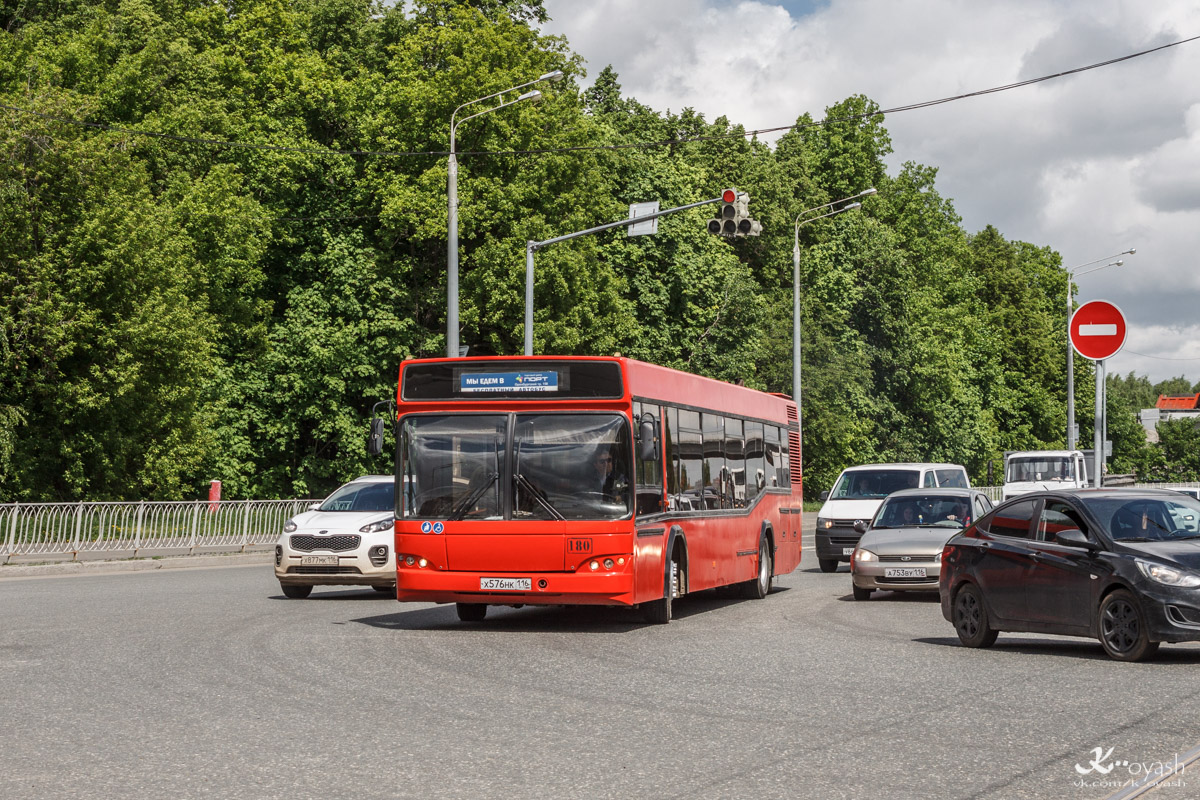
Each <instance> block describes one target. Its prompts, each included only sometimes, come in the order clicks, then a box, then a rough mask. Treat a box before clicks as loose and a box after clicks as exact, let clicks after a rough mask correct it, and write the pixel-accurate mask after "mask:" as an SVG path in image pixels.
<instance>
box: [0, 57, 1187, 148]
mask: <svg viewBox="0 0 1200 800" xmlns="http://www.w3.org/2000/svg"><path fill="white" fill-rule="evenodd" d="M1197 40H1200V36H1192V37H1189V38H1187V39H1180V40H1178V41H1174V42H1168V43H1167V44H1163V45H1159V46H1158V47H1151V48H1148V49H1146V50H1140V51H1138V52H1136V53H1130V54H1128V55H1124V56H1119V57H1117V58H1110V59H1108V60H1105V61H1098V62H1096V63H1094V64H1088V65H1086V66H1082V67H1076V68H1074V69H1069V70H1064V71H1062V72H1055V73H1053V74H1050V75H1042V76H1039V77H1036V78H1029V79H1026V80H1023V81H1016V82H1014V83H1007V84H1004V85H1001V86H993V87H990V88H988V89H979V90H977V91H973V92H966V93H964V94H957V95H951V96H949V97H941V98H938V99H936V100H924V101H921V102H917V103H909V104H907V105H902V106H893V107H892V108H885V109H879V110H875V111H867V112H864V113H861V114H850V115H847V116H844V117H835V118H832V119H823V120H819V121H814V122H810V123H803V124H797V123H792V124H790V125H778V126H775V127H770V128H757V129H754V130H749V131H733V132H729V133H722V134H709V135H705V136H687V137H680V138H676V139H664V140H659V141H654V142H628V143H623V144H604V145H575V146H572V147H545V148H535V149H528V150H460V151H456V152H455V155H456V156H459V157H464V156H505V157H508V156H525V155H549V154H553V153H575V152H587V151H600V150H629V149H638V148H643V149H644V148H653V147H670V146H673V145H678V144H686V143H689V142H706V141H717V140H721V139H733V138H747V137H757V136H759V135H762V134H768V133H778V132H780V131H795V130H804V129H807V128H815V127H820V126H823V125H829V124H832V123H835V122H852V121H854V120H859V119H866V118H870V117H876V116H886V115H888V114H899V113H902V112H905V111H915V110H918V109H922V108H930V107H933V106H938V105H944V104H946V103H953V102H957V101H959V100H967V99H969V98H972V97H982V96H984V95H988V94H996V93H998V92H1007V91H1010V90H1013V89H1020V88H1023V87H1025V86H1031V85H1033V84H1037V83H1044V82H1045V81H1050V80H1055V79H1057V78H1064V77H1067V76H1070V75H1078V74H1079V73H1082V72H1087V71H1089V70H1094V69H1100V68H1101V67H1108V66H1112V65H1113V64H1119V63H1122V62H1125V61H1130V60H1132V59H1135V58H1141V57H1142V56H1146V55H1150V54H1152V53H1157V52H1159V51H1162V50H1166V49H1168V48H1171V47H1178V46H1180V45H1183V44H1188V43H1190V42H1194V41H1197ZM0 110H5V111H11V112H14V113H19V114H28V115H30V116H35V117H38V118H41V119H45V120H48V121H52V122H60V123H63V124H67V125H76V126H80V127H86V128H92V129H96V130H104V131H109V132H113V133H121V134H127V135H130V136H145V137H149V138H156V139H161V140H168V141H177V142H183V143H188V144H199V145H205V146H210V147H229V148H238V149H246V150H260V151H266V152H282V153H300V154H306V155H325V156H358V157H390V158H395V157H422V158H427V157H441V156H449V155H450V151H449V150H335V149H332V148H321V147H289V146H285V145H269V144H259V143H254V142H234V141H228V140H222V139H210V138H205V137H200V136H180V135H178V134H171V133H162V132H159V131H144V130H139V129H137V128H125V127H119V126H116V125H109V124H107V123H101V122H88V121H85V120H76V119H71V118H69V117H60V116H57V115H54V114H47V113H44V112H40V111H33V110H31V109H27V108H21V107H19V106H14V105H9V104H6V103H0Z"/></svg>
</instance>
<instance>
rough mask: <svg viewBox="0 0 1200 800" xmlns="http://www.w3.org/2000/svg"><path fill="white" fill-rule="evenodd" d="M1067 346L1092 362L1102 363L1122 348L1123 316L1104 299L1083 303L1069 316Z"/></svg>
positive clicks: (1123, 341) (1123, 336)
mask: <svg viewBox="0 0 1200 800" xmlns="http://www.w3.org/2000/svg"><path fill="white" fill-rule="evenodd" d="M1071 346H1072V347H1074V348H1075V352H1076V353H1079V355H1081V356H1083V357H1084V358H1090V359H1091V360H1093V361H1103V360H1104V359H1106V358H1111V357H1112V356H1115V355H1116V354H1117V353H1119V352H1121V348H1122V347H1124V346H1125V315H1124V314H1122V313H1121V309H1119V308H1117V307H1116V306H1115V305H1113V304H1112V303H1110V302H1108V301H1107V300H1093V301H1091V302H1090V303H1084V304H1083V305H1081V306H1080V307H1079V308H1077V309H1076V310H1075V313H1074V314H1072V315H1071Z"/></svg>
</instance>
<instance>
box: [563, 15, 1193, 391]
mask: <svg viewBox="0 0 1200 800" xmlns="http://www.w3.org/2000/svg"><path fill="white" fill-rule="evenodd" d="M545 6H546V8H547V10H548V11H549V13H550V15H551V17H552V18H553V21H552V22H551V23H550V24H549V25H548V26H547V32H552V33H564V34H566V35H567V37H568V39H569V40H570V42H571V45H572V47H573V49H574V50H575V51H576V52H578V53H580V54H581V55H582V56H583V57H584V58H586V59H587V60H588V62H589V72H590V74H591V75H592V76H593V77H594V76H595V74H596V73H598V72H599V71H600V69H602V68H603V67H604V66H605V65H606V64H609V63H611V64H612V65H613V67H614V69H616V70H617V72H618V74H619V75H620V78H619V80H620V83H621V85H622V88H623V91H624V92H625V94H626V95H628V96H632V97H636V98H637V99H638V100H640V101H641V102H643V103H646V104H647V105H650V106H651V107H653V108H655V109H657V110H659V111H665V110H667V109H671V110H674V111H678V110H681V109H683V108H685V107H692V108H695V109H696V110H697V111H700V112H702V113H703V114H704V115H705V117H706V118H708V119H710V120H712V119H715V118H717V117H719V116H722V115H724V116H726V117H728V118H729V119H730V120H731V121H732V122H735V123H741V124H743V125H745V126H746V127H747V128H748V129H756V128H767V127H774V126H779V125H787V124H790V123H792V122H794V121H795V119H796V118H797V117H798V116H799V115H800V114H802V113H805V112H808V113H810V114H812V115H813V116H814V117H815V118H820V117H821V116H823V114H824V109H825V108H826V107H827V106H829V105H831V104H833V103H835V102H838V101H840V100H843V99H845V98H846V97H848V96H850V95H852V94H856V93H862V94H866V95H867V96H869V97H870V98H871V99H872V100H874V101H876V102H877V103H879V104H880V106H881V107H883V108H889V107H894V106H900V105H905V104H908V103H912V102H918V101H924V100H932V99H938V98H942V97H949V96H954V95H957V94H962V93H966V92H970V91H976V90H979V89H985V88H989V87H993V86H999V85H1003V84H1008V83H1013V82H1016V81H1021V80H1026V79H1030V78H1033V77H1038V76H1041V75H1048V74H1053V73H1057V72H1062V71H1065V70H1069V69H1073V68H1076V67H1080V66H1085V65H1088V64H1093V63H1097V62H1101V61H1106V60H1109V59H1113V58H1118V57H1121V56H1125V55H1128V54H1131V53H1134V52H1136V51H1139V50H1144V49H1148V48H1150V47H1155V46H1160V45H1163V44H1166V43H1169V42H1172V41H1178V40H1180V39H1185V38H1189V37H1191V36H1196V35H1200V4H1196V3H1194V2H1192V0H1162V1H1161V2H1157V3H1149V4H1147V3H1143V2H1138V0H1064V1H1063V2H1053V3H1047V2H1044V0H1008V1H1007V2H998V3H961V2H956V1H955V0H903V2H898V1H897V0H831V2H829V3H828V5H826V6H821V7H816V8H815V9H814V10H813V11H812V12H811V13H809V14H806V15H804V16H802V17H798V18H793V17H792V16H790V15H789V14H788V12H787V11H786V9H785V8H783V7H782V6H781V5H780V4H779V3H776V2H766V0H743V1H742V2H736V3H728V2H725V3H718V2H717V1H716V0H655V2H652V3H647V2H644V1H640V2H639V1H638V0H590V2H587V3H581V2H578V0H545ZM1197 75H1200V41H1197V42H1193V43H1189V44H1184V45H1181V46H1178V47H1174V48H1169V49H1167V50H1163V51H1160V52H1157V53H1153V54H1150V55H1147V56H1143V57H1141V58H1137V59H1132V60H1129V61H1124V62H1122V63H1119V64H1114V65H1112V66H1107V67H1103V68H1100V69H1096V70H1092V71H1089V72H1084V73H1081V74H1077V75H1072V76H1067V77H1062V78H1058V79H1055V80H1052V81H1046V82H1043V83H1039V84H1036V85H1032V86H1027V87H1023V88H1018V89H1013V90H1011V91H1007V92H1002V93H997V94H991V95H986V96H983V97H977V98H971V99H966V100H961V101H958V102H954V103H949V104H946V105H942V106H937V107H933V108H929V109H923V110H915V111H909V112H904V113H899V114H894V115H889V116H888V118H887V120H886V125H887V127H888V130H889V132H890V134H891V136H892V142H893V146H894V148H895V153H894V154H893V156H892V157H891V159H890V162H889V165H890V167H891V168H892V169H893V171H895V170H896V169H898V167H899V165H900V164H901V163H902V162H904V161H916V162H919V163H923V164H928V165H930V166H935V167H938V170H939V172H938V188H939V191H940V193H941V194H942V195H943V196H945V197H948V198H951V199H953V201H954V204H955V207H956V208H957V210H958V212H959V213H960V214H961V215H962V217H963V222H964V225H965V226H966V228H967V229H968V230H970V231H975V230H979V229H981V228H983V227H984V226H985V225H988V224H993V225H995V226H996V227H997V228H999V229H1000V231H1001V232H1002V233H1003V234H1004V235H1005V236H1006V237H1008V238H1010V239H1021V240H1024V241H1029V242H1034V243H1036V244H1039V245H1048V246H1050V247H1052V248H1054V249H1056V250H1058V251H1059V252H1060V253H1061V254H1062V256H1063V260H1064V262H1065V263H1066V264H1067V265H1073V264H1078V263H1082V262H1085V261H1091V260H1093V259H1096V258H1101V257H1103V256H1105V255H1106V254H1109V253H1116V252H1119V251H1121V250H1125V249H1127V248H1128V247H1131V246H1132V247H1137V248H1138V254H1137V255H1136V256H1134V257H1132V258H1131V259H1129V263H1128V264H1127V265H1126V266H1125V267H1123V268H1120V269H1111V270H1105V271H1101V272H1098V273H1096V274H1095V275H1089V276H1086V277H1084V278H1082V279H1081V280H1080V281H1079V283H1080V294H1081V296H1082V297H1083V299H1096V298H1104V299H1109V300H1112V301H1113V302H1116V303H1117V304H1118V305H1120V306H1121V308H1122V309H1123V310H1124V311H1125V313H1126V316H1127V318H1128V319H1129V323H1130V341H1129V343H1128V344H1127V345H1126V351H1125V352H1122V353H1121V354H1120V355H1118V356H1117V357H1116V358H1114V359H1113V364H1110V365H1109V366H1110V370H1112V369H1115V368H1117V367H1118V366H1119V371H1121V372H1123V373H1124V372H1128V371H1131V370H1132V371H1135V372H1137V373H1138V374H1145V375H1148V376H1149V377H1150V378H1151V380H1155V381H1157V380H1161V379H1163V378H1166V377H1172V376H1175V375H1179V374H1181V373H1182V374H1186V375H1188V376H1189V377H1190V378H1191V379H1192V380H1194V381H1195V380H1200V353H1198V352H1196V351H1195V350H1194V349H1193V350H1189V349H1188V347H1185V346H1183V345H1182V344H1181V340H1184V339H1187V341H1191V340H1194V339H1195V338H1196V337H1195V334H1196V332H1197V331H1196V326H1197V324H1200V313H1197V310H1198V309H1200V269H1197V268H1196V266H1195V265H1194V263H1193V261H1194V259H1195V258H1196V255H1197V254H1200V111H1198V110H1197V109H1200V81H1197V80H1196V77H1195V76H1197ZM1164 321H1166V322H1164ZM1187 337H1190V338H1187ZM1135 352H1136V353H1141V354H1144V355H1135V354H1134V353H1135ZM1151 356H1154V357H1151ZM1184 358H1195V359H1196V360H1194V361H1180V360H1168V359H1184Z"/></svg>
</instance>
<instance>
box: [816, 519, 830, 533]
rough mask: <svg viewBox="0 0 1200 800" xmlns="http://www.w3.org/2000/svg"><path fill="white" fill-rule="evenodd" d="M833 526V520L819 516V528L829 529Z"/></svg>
mask: <svg viewBox="0 0 1200 800" xmlns="http://www.w3.org/2000/svg"><path fill="white" fill-rule="evenodd" d="M832 527H833V520H831V519H825V518H823V517H817V530H822V529H824V530H829V529H830V528H832Z"/></svg>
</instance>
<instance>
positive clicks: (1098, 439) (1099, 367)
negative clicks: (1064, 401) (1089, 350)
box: [1092, 359, 1108, 488]
mask: <svg viewBox="0 0 1200 800" xmlns="http://www.w3.org/2000/svg"><path fill="white" fill-rule="evenodd" d="M1106 407H1107V403H1105V402H1104V360H1103V359H1101V360H1099V361H1097V362H1096V425H1095V428H1096V431H1095V433H1094V434H1093V436H1092V440H1093V441H1094V442H1095V445H1094V446H1095V448H1096V450H1095V457H1094V459H1093V460H1094V462H1095V467H1094V469H1095V472H1094V474H1095V476H1096V482H1095V483H1094V484H1093V485H1094V486H1096V487H1097V488H1099V487H1102V486H1104V431H1105V429H1106V428H1107V427H1108V425H1107V424H1106V420H1105V408H1106Z"/></svg>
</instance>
